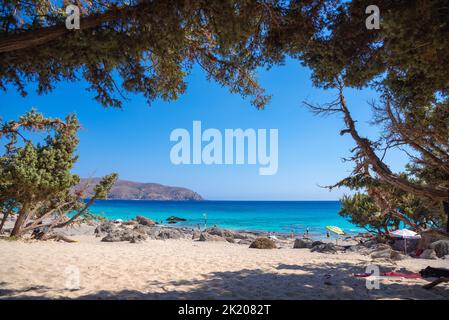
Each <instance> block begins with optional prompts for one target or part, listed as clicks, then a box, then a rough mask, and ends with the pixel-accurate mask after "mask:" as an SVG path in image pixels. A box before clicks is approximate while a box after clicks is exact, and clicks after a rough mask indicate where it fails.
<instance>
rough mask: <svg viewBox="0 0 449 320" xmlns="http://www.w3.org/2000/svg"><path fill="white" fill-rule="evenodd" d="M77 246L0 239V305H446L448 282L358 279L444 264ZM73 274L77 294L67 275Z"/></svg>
mask: <svg viewBox="0 0 449 320" xmlns="http://www.w3.org/2000/svg"><path fill="white" fill-rule="evenodd" d="M72 238H73V239H76V240H78V242H77V243H64V242H55V241H34V240H29V241H24V240H20V241H10V240H0V261H2V268H0V298H1V299H30V298H31V299H48V298H58V299H66V298H77V299H449V284H443V285H440V286H438V287H436V288H434V289H432V290H425V289H423V288H421V286H422V285H424V284H426V283H429V281H428V280H423V279H402V278H390V279H382V280H380V289H379V290H368V289H367V288H366V279H363V278H356V277H354V276H353V274H355V273H364V272H365V268H366V266H368V265H370V264H376V265H378V266H380V270H381V272H387V271H400V272H407V273H410V272H418V271H419V270H421V269H423V268H425V267H427V266H432V267H446V268H447V267H449V260H447V259H438V260H426V259H413V258H407V259H405V260H401V261H388V260H375V261H373V260H372V258H371V257H370V256H369V255H362V254H360V253H357V252H345V253H338V254H326V253H318V252H310V250H309V249H293V248H292V247H285V246H284V247H282V248H281V249H273V250H259V249H250V248H248V246H247V245H242V244H233V243H228V242H214V241H212V242H199V241H195V240H190V239H181V240H146V241H142V242H139V243H129V242H114V243H107V242H101V241H100V238H96V237H94V236H93V235H89V234H87V235H86V234H84V235H83V234H78V235H73V234H72ZM73 270H75V272H79V275H80V277H79V289H77V290H71V289H70V288H68V287H67V277H68V275H69V274H70V272H72V274H73Z"/></svg>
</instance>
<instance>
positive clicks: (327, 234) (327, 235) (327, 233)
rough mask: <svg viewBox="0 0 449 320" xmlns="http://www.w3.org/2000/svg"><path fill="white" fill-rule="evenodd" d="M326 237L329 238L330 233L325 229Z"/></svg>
mask: <svg viewBox="0 0 449 320" xmlns="http://www.w3.org/2000/svg"><path fill="white" fill-rule="evenodd" d="M326 237H327V238H328V239H329V238H330V237H331V234H330V232H329V231H326Z"/></svg>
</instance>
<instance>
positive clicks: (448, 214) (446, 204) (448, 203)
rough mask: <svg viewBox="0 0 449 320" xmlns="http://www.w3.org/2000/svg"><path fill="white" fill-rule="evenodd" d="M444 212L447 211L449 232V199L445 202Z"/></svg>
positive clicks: (447, 228) (447, 229)
mask: <svg viewBox="0 0 449 320" xmlns="http://www.w3.org/2000/svg"><path fill="white" fill-rule="evenodd" d="M443 207H444V213H446V218H447V222H446V232H447V233H449V201H445V202H443Z"/></svg>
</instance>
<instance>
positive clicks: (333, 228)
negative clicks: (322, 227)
mask: <svg viewBox="0 0 449 320" xmlns="http://www.w3.org/2000/svg"><path fill="white" fill-rule="evenodd" d="M326 229H327V230H329V231H331V232H333V233H335V234H336V235H339V236H343V235H345V232H344V231H343V230H342V229H340V228H339V227H336V226H326ZM335 244H338V237H337V239H335Z"/></svg>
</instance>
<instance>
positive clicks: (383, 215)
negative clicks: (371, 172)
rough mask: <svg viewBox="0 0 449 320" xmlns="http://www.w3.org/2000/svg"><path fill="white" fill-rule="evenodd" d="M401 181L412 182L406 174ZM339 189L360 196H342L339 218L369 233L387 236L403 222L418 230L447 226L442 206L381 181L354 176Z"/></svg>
mask: <svg viewBox="0 0 449 320" xmlns="http://www.w3.org/2000/svg"><path fill="white" fill-rule="evenodd" d="M402 177H405V178H407V179H410V178H408V177H407V175H406V174H402ZM340 186H346V187H349V188H350V189H352V190H356V191H357V192H356V193H355V194H354V195H351V196H348V195H345V196H343V198H342V199H341V204H342V209H341V211H340V212H339V214H340V215H341V216H342V217H344V218H345V219H348V220H349V221H350V222H351V223H353V224H355V225H357V226H359V227H361V228H365V229H366V230H368V231H370V232H373V233H378V234H387V233H388V232H389V231H391V230H394V229H397V228H398V227H399V226H400V223H401V222H403V223H405V224H408V227H411V228H412V229H415V230H419V229H422V228H427V227H442V226H443V225H444V223H445V220H446V217H445V215H444V212H443V208H442V205H441V203H435V202H434V201H431V200H429V199H425V198H421V197H417V196H415V195H413V194H410V193H407V192H404V191H402V190H401V189H399V188H395V187H392V186H391V185H390V184H388V183H385V182H382V181H381V180H379V179H373V178H371V177H365V178H363V179H361V178H360V176H354V177H351V178H348V179H346V180H345V181H343V182H342V183H341V184H340ZM361 191H365V192H366V193H364V192H361Z"/></svg>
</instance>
